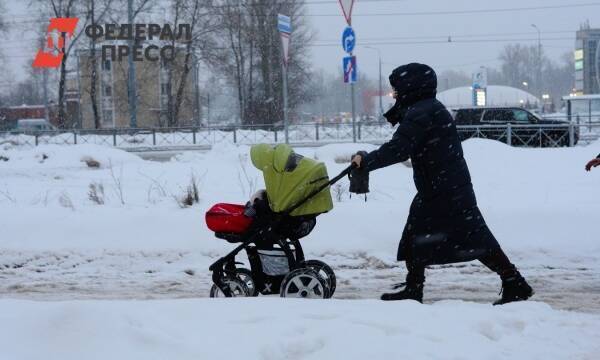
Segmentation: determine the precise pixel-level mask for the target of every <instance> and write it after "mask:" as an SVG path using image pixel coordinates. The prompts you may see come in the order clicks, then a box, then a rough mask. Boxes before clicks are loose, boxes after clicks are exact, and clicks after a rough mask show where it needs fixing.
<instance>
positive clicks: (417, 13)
mask: <svg viewBox="0 0 600 360" xmlns="http://www.w3.org/2000/svg"><path fill="white" fill-rule="evenodd" d="M384 1H398V0H361V2H384ZM290 3H293V2H290ZM321 3H331V4H333V3H335V2H332V1H313V2H305V4H321ZM259 5H260V6H263V5H262V4H240V6H259ZM236 6H237V5H213V6H206V8H207V9H214V10H216V9H222V8H228V7H236ZM595 6H600V2H588V3H577V4H562V5H544V6H527V7H513V8H492V9H470V10H443V11H415V12H385V13H364V14H363V13H354V14H353V15H352V16H354V17H371V16H372V17H381V16H434V15H465V14H486V13H505V12H519V11H536V10H557V9H565V8H581V7H595ZM144 13H155V14H164V13H165V12H164V11H163V10H147V11H144ZM219 14H220V13H219V12H211V11H207V12H206V13H202V14H200V16H203V15H219ZM72 15H76V16H77V15H86V13H81V14H77V13H76V14H72ZM253 16H258V17H260V16H262V17H270V16H272V15H270V14H269V15H267V14H264V15H257V14H255V15H253ZM296 16H297V17H332V16H334V17H339V16H340V14H339V13H336V14H297V15H296ZM9 23H10V24H26V23H39V20H24V21H10V22H9Z"/></svg>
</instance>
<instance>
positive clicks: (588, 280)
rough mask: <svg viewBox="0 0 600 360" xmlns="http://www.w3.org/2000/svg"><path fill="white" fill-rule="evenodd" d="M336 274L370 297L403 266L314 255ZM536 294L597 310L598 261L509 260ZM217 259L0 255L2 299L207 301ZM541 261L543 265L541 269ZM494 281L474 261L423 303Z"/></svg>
mask: <svg viewBox="0 0 600 360" xmlns="http://www.w3.org/2000/svg"><path fill="white" fill-rule="evenodd" d="M311 257H312V258H319V259H322V260H324V261H326V262H327V263H329V264H331V265H332V266H333V267H334V269H335V271H336V274H337V276H338V289H337V292H336V295H335V298H338V299H373V298H377V297H378V296H379V294H380V293H381V292H382V291H386V289H388V288H389V287H390V286H391V285H392V284H394V283H397V282H400V281H402V280H403V279H402V276H403V274H404V266H403V265H402V264H398V263H391V262H386V261H383V260H381V259H378V258H376V257H372V256H368V255H367V254H365V253H353V254H316V255H314V254H313V256H311ZM513 258H514V261H515V262H516V263H517V264H520V270H521V271H522V273H523V274H525V275H526V276H527V277H528V280H530V282H531V284H532V286H533V287H534V289H535V290H536V295H535V296H534V300H536V301H543V302H546V303H548V304H549V305H551V306H552V307H553V308H556V309H564V310H574V311H581V312H590V313H600V262H599V261H598V259H596V258H591V257H590V258H585V257H571V258H562V259H557V261H555V263H559V264H560V266H557V267H553V266H551V265H550V264H551V263H553V261H549V260H548V255H547V254H539V256H538V257H531V255H530V254H529V255H527V260H525V258H524V257H523V256H519V254H515V255H513ZM214 259H216V254H200V253H192V252H176V251H169V252H140V251H138V252H125V251H123V252H118V251H104V252H93V251H85V252H40V251H4V252H3V253H2V254H1V255H0V297H2V298H20V299H36V300H72V299H171V298H196V297H206V296H208V290H209V288H210V285H211V279H210V273H209V272H208V270H207V268H208V265H209V264H210V262H211V261H213V260H214ZM543 263H545V264H546V265H542V264H543ZM499 289H500V283H499V280H498V278H497V277H496V275H495V274H493V273H491V272H489V271H488V270H487V269H486V268H484V267H483V266H481V265H480V264H479V263H476V262H474V263H467V264H459V265H454V266H444V267H435V268H434V269H432V270H428V278H427V283H426V292H425V301H426V302H435V301H438V300H443V299H462V300H467V301H474V302H481V303H490V302H492V301H493V300H494V299H496V298H497V293H498V291H499Z"/></svg>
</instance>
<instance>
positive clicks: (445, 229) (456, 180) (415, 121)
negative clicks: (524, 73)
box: [352, 63, 533, 304]
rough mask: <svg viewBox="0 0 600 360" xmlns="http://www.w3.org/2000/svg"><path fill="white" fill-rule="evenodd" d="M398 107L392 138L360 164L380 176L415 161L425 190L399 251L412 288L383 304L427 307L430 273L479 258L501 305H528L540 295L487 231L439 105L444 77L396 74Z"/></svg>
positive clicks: (411, 70) (391, 117)
mask: <svg viewBox="0 0 600 360" xmlns="http://www.w3.org/2000/svg"><path fill="white" fill-rule="evenodd" d="M390 83H391V85H392V87H393V88H394V91H395V97H396V103H395V105H394V107H392V108H391V109H390V111H388V112H387V113H386V114H385V115H384V116H385V117H386V119H387V120H388V121H389V122H390V123H391V124H392V125H393V126H395V125H396V124H399V126H398V129H397V130H396V132H395V133H394V135H393V137H392V139H391V140H390V141H388V142H387V143H385V144H383V145H382V146H381V147H380V148H379V149H377V150H375V151H372V152H371V153H368V154H367V153H366V152H360V153H359V154H357V155H355V156H354V157H353V159H352V161H353V162H354V163H355V164H357V165H358V167H359V169H361V170H366V171H373V170H376V169H379V168H382V167H386V166H389V165H392V164H396V163H399V162H402V161H406V160H407V159H409V158H410V160H411V163H412V168H413V173H414V174H413V177H414V181H415V185H416V188H417V195H416V196H415V198H414V200H413V202H412V204H411V207H410V213H409V215H408V220H407V222H406V225H405V228H404V232H403V233H402V239H401V240H400V245H399V247H398V256H397V258H398V260H399V261H402V260H404V261H406V267H407V270H408V274H407V276H406V284H405V285H406V286H405V288H404V289H402V290H401V291H399V292H396V293H389V294H383V295H382V297H381V298H382V300H404V299H412V300H417V301H419V302H422V300H423V284H424V282H425V267H426V266H427V265H433V264H448V263H455V262H463V261H472V260H475V259H478V260H479V261H481V262H482V263H483V264H484V265H486V266H487V267H488V268H490V269H491V270H492V271H494V272H496V273H497V274H498V275H500V278H501V279H502V288H503V293H502V298H501V299H499V300H498V301H496V302H495V303H494V304H504V303H507V302H511V301H518V300H526V299H528V298H529V297H531V295H533V290H532V289H531V287H530V286H529V285H528V284H527V282H526V281H525V279H524V278H523V277H522V276H521V274H520V273H519V272H518V271H517V269H516V268H515V266H514V265H513V264H511V262H510V261H509V260H508V258H507V256H506V255H505V254H504V252H503V251H502V249H501V248H500V245H499V244H498V241H497V240H496V239H495V237H494V235H492V233H491V232H490V230H489V228H488V227H487V225H486V223H485V220H484V219H483V216H482V215H481V212H480V211H479V208H478V207H477V201H476V199H475V193H474V192H473V186H472V184H471V176H470V174H469V169H468V167H467V163H466V161H465V159H464V157H463V150H462V146H461V142H460V138H459V137H458V133H457V131H456V126H455V124H454V121H453V119H452V116H451V115H450V113H449V112H448V110H446V108H445V107H444V105H443V104H442V103H440V102H439V101H438V100H437V99H436V98H435V95H436V88H437V78H436V75H435V72H434V71H433V69H431V68H430V67H429V66H427V65H423V64H415V63H413V64H408V65H403V66H400V67H398V68H397V69H395V70H394V71H393V72H392V74H391V75H390Z"/></svg>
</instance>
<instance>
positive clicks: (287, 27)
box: [277, 14, 292, 144]
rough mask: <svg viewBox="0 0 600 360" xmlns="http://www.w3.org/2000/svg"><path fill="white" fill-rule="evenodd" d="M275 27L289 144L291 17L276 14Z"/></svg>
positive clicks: (284, 116)
mask: <svg viewBox="0 0 600 360" xmlns="http://www.w3.org/2000/svg"><path fill="white" fill-rule="evenodd" d="M277 28H278V30H279V33H280V35H281V48H282V51H281V52H282V62H281V77H282V88H283V129H284V133H285V143H286V144H289V142H290V140H289V131H288V127H289V121H288V89H287V87H288V79H287V64H288V51H289V44H290V34H291V33H292V25H291V19H290V17H289V16H286V15H282V14H278V15H277Z"/></svg>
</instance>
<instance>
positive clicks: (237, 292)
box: [210, 279, 250, 298]
mask: <svg viewBox="0 0 600 360" xmlns="http://www.w3.org/2000/svg"><path fill="white" fill-rule="evenodd" d="M223 282H224V283H225V285H226V286H229V289H231V295H232V297H246V296H250V293H249V291H248V287H247V286H246V284H244V282H242V280H240V279H225V280H223ZM210 297H211V298H216V297H225V294H223V292H222V291H221V289H219V287H218V286H217V285H216V284H213V286H212V287H211V288H210Z"/></svg>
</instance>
